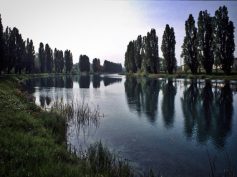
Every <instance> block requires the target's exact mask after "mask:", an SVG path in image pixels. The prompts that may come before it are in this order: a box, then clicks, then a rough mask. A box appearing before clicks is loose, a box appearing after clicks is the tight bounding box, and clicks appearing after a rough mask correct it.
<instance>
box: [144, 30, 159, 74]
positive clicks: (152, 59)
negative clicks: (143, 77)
mask: <svg viewBox="0 0 237 177" xmlns="http://www.w3.org/2000/svg"><path fill="white" fill-rule="evenodd" d="M144 39H145V41H144V42H145V60H146V61H145V62H144V63H145V68H146V71H147V72H148V73H158V71H159V53H158V37H157V36H156V30H155V29H151V32H148V33H147V36H146V38H144Z"/></svg>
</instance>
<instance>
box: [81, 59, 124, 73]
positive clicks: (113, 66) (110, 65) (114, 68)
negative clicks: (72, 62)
mask: <svg viewBox="0 0 237 177" xmlns="http://www.w3.org/2000/svg"><path fill="white" fill-rule="evenodd" d="M78 66H79V70H80V72H87V73H89V72H90V71H92V72H94V73H101V72H105V73H121V72H122V65H121V64H120V63H114V62H111V61H108V60H105V61H104V64H103V66H101V65H100V59H98V58H94V59H93V60H92V68H91V64H90V59H89V57H88V56H87V55H80V57H79V63H78Z"/></svg>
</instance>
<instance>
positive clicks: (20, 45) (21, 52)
mask: <svg viewBox="0 0 237 177" xmlns="http://www.w3.org/2000/svg"><path fill="white" fill-rule="evenodd" d="M13 30H14V29H13ZM15 37H16V60H15V64H14V69H15V73H16V74H17V73H18V74H21V72H22V69H23V68H24V67H25V58H26V47H25V41H24V40H23V39H22V36H21V34H20V33H19V31H18V30H17V32H16V33H15Z"/></svg>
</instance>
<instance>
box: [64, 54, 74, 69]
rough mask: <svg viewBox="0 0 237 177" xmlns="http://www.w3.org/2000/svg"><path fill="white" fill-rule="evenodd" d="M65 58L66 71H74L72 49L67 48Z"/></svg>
mask: <svg viewBox="0 0 237 177" xmlns="http://www.w3.org/2000/svg"><path fill="white" fill-rule="evenodd" d="M64 60H65V69H66V73H70V72H71V71H72V66H73V61H72V60H73V59H72V53H71V51H70V50H65V52H64Z"/></svg>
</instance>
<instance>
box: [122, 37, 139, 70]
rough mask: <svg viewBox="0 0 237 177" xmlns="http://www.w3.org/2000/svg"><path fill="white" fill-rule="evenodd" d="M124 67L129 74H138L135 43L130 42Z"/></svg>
mask: <svg viewBox="0 0 237 177" xmlns="http://www.w3.org/2000/svg"><path fill="white" fill-rule="evenodd" d="M124 66H125V68H126V70H127V71H128V72H136V71H137V68H136V63H135V49H134V41H130V42H129V44H128V46H127V51H126V53H125V63H124Z"/></svg>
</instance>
